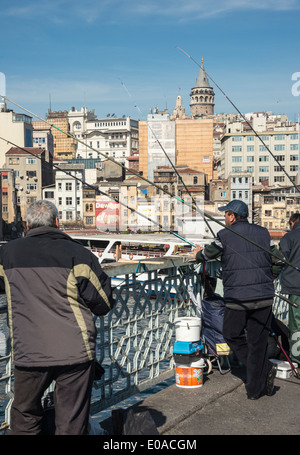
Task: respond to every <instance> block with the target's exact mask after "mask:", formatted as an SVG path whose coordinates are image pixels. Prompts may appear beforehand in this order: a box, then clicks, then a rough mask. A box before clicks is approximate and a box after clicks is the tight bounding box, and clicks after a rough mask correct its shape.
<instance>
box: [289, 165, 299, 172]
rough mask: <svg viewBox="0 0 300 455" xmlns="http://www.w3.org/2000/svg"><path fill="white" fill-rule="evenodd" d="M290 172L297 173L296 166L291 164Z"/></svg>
mask: <svg viewBox="0 0 300 455" xmlns="http://www.w3.org/2000/svg"><path fill="white" fill-rule="evenodd" d="M290 171H292V172H294V171H298V166H297V165H296V164H293V165H292V166H290Z"/></svg>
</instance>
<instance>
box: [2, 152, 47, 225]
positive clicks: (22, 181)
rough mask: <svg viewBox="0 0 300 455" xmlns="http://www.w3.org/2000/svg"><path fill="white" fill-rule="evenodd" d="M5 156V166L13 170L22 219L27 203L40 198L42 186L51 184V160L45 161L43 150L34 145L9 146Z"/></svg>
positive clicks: (24, 216)
mask: <svg viewBox="0 0 300 455" xmlns="http://www.w3.org/2000/svg"><path fill="white" fill-rule="evenodd" d="M5 156H6V162H5V167H6V168H7V169H12V170H13V171H14V175H15V189H16V198H17V206H18V211H19V213H20V217H21V219H22V220H23V221H24V220H25V219H26V212H27V208H28V207H29V205H30V204H31V203H32V202H34V201H36V200H38V199H41V198H42V188H43V187H44V186H47V185H49V184H51V172H50V171H51V169H52V161H51V162H50V163H49V162H47V160H46V152H45V150H43V149H40V148H35V147H27V148H22V149H19V148H17V147H11V148H10V149H9V150H8V151H7V152H6V154H5ZM50 160H51V158H50Z"/></svg>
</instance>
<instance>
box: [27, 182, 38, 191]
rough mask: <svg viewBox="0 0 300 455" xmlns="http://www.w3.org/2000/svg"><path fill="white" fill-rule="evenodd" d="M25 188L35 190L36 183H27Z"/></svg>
mask: <svg viewBox="0 0 300 455" xmlns="http://www.w3.org/2000/svg"><path fill="white" fill-rule="evenodd" d="M26 190H27V191H35V190H36V184H35V183H28V184H27V185H26Z"/></svg>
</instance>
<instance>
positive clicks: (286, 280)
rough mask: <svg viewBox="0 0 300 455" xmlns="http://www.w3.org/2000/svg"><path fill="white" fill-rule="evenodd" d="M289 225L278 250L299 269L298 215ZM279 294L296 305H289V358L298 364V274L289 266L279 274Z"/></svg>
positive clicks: (299, 240) (299, 291) (299, 289)
mask: <svg viewBox="0 0 300 455" xmlns="http://www.w3.org/2000/svg"><path fill="white" fill-rule="evenodd" d="M289 224H290V226H291V231H290V232H288V233H287V234H285V235H284V236H283V237H282V239H281V240H280V244H279V249H280V251H281V253H282V254H283V256H284V257H285V259H286V260H287V261H288V262H290V263H292V264H294V265H295V266H298V267H300V213H294V214H293V215H292V216H291V217H290V219H289ZM280 282H281V292H282V293H283V294H288V296H289V299H290V300H291V301H292V302H295V303H296V304H297V305H298V308H296V307H293V306H292V305H289V323H288V325H289V347H290V357H291V359H292V360H293V361H295V362H297V363H299V364H300V273H299V272H298V270H295V269H293V268H292V267H290V266H286V267H285V268H284V269H283V271H282V274H281V278H280Z"/></svg>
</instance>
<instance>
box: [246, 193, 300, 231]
mask: <svg viewBox="0 0 300 455" xmlns="http://www.w3.org/2000/svg"><path fill="white" fill-rule="evenodd" d="M253 201H254V203H253V204H254V207H253V214H254V222H255V223H256V224H260V225H261V226H264V227H266V228H267V229H269V230H274V229H280V230H285V229H289V225H288V220H289V218H290V216H291V215H292V214H293V213H299V211H300V194H299V192H298V191H297V190H296V188H295V187H294V186H285V187H281V188H280V187H272V188H266V187H263V186H257V187H253Z"/></svg>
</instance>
